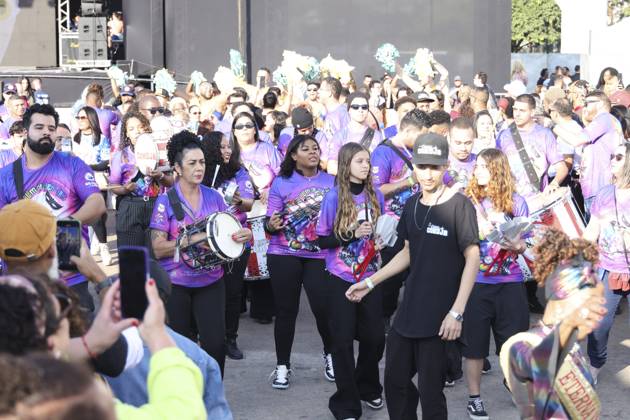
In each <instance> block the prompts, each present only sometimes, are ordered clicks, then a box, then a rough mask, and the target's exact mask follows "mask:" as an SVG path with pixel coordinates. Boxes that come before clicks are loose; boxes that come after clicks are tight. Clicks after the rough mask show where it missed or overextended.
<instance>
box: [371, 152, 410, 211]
mask: <svg viewBox="0 0 630 420" xmlns="http://www.w3.org/2000/svg"><path fill="white" fill-rule="evenodd" d="M396 147H398V146H396ZM398 150H400V152H401V153H403V155H405V156H407V157H408V158H409V160H411V152H410V151H408V150H407V149H406V148H404V147H398ZM371 161H372V180H373V182H374V186H375V187H377V188H379V187H380V186H381V185H383V184H392V183H394V182H399V181H400V180H402V179H405V178H408V177H409V176H411V169H409V166H407V164H406V163H405V162H404V161H403V160H402V159H401V157H400V156H398V154H396V152H395V151H393V150H392V148H391V147H389V146H385V145H381V146H378V147H377V148H376V149H374V152H373V153H372V156H371ZM418 191H419V187H417V184H416V186H415V187H413V188H412V187H411V186H409V187H408V188H405V189H404V190H400V191H398V192H397V193H395V194H394V195H392V196H391V197H389V198H388V199H386V200H385V214H389V215H392V216H394V217H396V218H397V219H400V215H401V214H402V211H403V208H404V207H405V203H406V202H407V200H408V199H409V197H411V196H412V195H413V194H415V193H416V192H418Z"/></svg>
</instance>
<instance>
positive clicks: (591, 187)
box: [580, 112, 623, 198]
mask: <svg viewBox="0 0 630 420" xmlns="http://www.w3.org/2000/svg"><path fill="white" fill-rule="evenodd" d="M584 131H585V132H586V134H587V135H588V137H589V140H590V143H588V144H585V145H584V149H583V151H582V162H581V165H580V186H581V187H582V195H584V198H590V197H594V196H595V195H597V192H598V191H599V190H600V188H602V187H604V186H606V185H608V184H610V182H611V179H612V173H611V172H610V156H611V155H613V154H614V152H615V148H616V147H617V146H618V145H620V144H621V143H622V141H623V134H622V132H621V125H620V124H619V121H618V120H617V119H616V118H615V117H613V116H612V115H611V114H609V113H608V112H604V113H602V114H599V115H598V116H597V117H595V119H594V120H593V121H591V123H590V124H589V125H587V126H586V128H584Z"/></svg>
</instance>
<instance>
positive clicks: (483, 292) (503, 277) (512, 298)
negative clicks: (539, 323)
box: [462, 149, 529, 419]
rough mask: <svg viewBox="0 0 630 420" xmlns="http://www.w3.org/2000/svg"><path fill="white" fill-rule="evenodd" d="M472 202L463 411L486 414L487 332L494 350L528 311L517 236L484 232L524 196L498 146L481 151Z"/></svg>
mask: <svg viewBox="0 0 630 420" xmlns="http://www.w3.org/2000/svg"><path fill="white" fill-rule="evenodd" d="M466 195H467V196H468V197H470V199H471V200H472V202H473V203H474V204H475V209H476V211H477V224H478V226H479V239H480V243H479V251H480V259H481V261H480V265H479V273H478V274H477V279H476V281H475V285H474V287H473V290H472V292H471V294H470V298H469V300H468V305H467V307H468V311H466V321H465V326H466V328H464V336H465V338H466V343H467V345H466V346H464V347H463V349H462V355H463V356H464V357H466V362H465V364H464V366H465V370H466V381H467V383H468V392H469V399H468V414H469V415H470V416H471V418H475V419H483V418H488V414H487V412H486V410H485V407H484V403H483V400H482V398H481V373H482V368H483V365H484V359H485V358H487V357H488V353H489V349H490V331H492V333H493V334H494V342H495V347H496V354H497V355H498V354H499V353H500V351H501V346H502V345H503V343H505V341H506V340H507V339H508V338H509V337H511V336H513V335H514V334H516V333H519V332H522V331H526V330H527V329H528V328H529V309H528V306H527V296H526V293H525V288H524V285H523V272H522V271H521V268H520V266H519V265H518V263H517V261H516V260H517V258H518V257H519V254H521V253H523V252H524V251H525V249H526V246H525V241H524V240H523V239H522V238H504V239H503V240H502V241H501V242H494V241H491V240H488V238H487V236H488V235H489V234H490V233H492V232H493V231H495V230H496V229H497V227H498V226H500V225H501V224H502V223H505V222H507V221H508V220H510V219H513V218H515V217H527V216H528V215H529V211H528V208H527V203H526V202H525V199H523V197H521V196H520V195H518V194H517V193H516V188H515V186H514V179H513V178H512V173H511V171H510V165H509V163H508V160H507V157H506V156H505V154H504V153H503V152H502V151H500V150H498V149H484V150H483V151H482V152H481V153H480V154H479V156H477V161H476V164H475V168H474V171H473V176H472V179H471V180H470V182H469V184H468V187H467V188H466Z"/></svg>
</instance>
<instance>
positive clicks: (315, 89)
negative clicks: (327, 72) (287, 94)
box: [306, 88, 317, 92]
mask: <svg viewBox="0 0 630 420" xmlns="http://www.w3.org/2000/svg"><path fill="white" fill-rule="evenodd" d="M306 90H308V91H309V92H317V88H309V89H306Z"/></svg>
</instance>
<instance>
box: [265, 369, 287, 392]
mask: <svg viewBox="0 0 630 420" xmlns="http://www.w3.org/2000/svg"><path fill="white" fill-rule="evenodd" d="M291 373H292V371H291V369H289V368H287V366H286V365H278V366H276V369H275V370H274V371H273V372H271V375H269V379H271V378H273V381H272V382H271V386H272V387H273V388H275V389H287V388H288V387H289V377H290V376H291Z"/></svg>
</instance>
